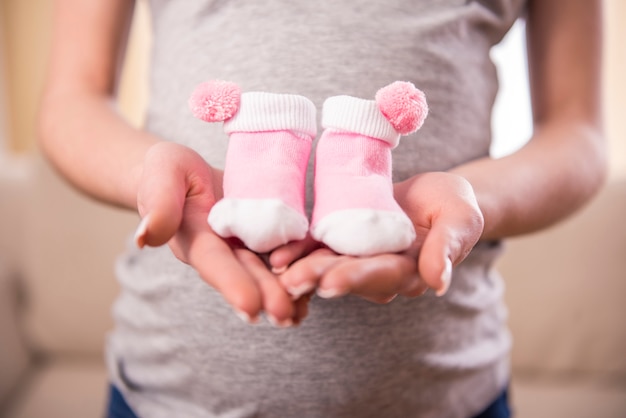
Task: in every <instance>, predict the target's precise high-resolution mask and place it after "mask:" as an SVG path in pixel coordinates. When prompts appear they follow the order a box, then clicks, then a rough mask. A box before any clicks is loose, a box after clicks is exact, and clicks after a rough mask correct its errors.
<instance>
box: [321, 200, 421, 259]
mask: <svg viewBox="0 0 626 418" xmlns="http://www.w3.org/2000/svg"><path fill="white" fill-rule="evenodd" d="M311 235H312V236H313V238H315V239H316V240H317V241H320V242H323V243H324V244H326V245H328V246H329V247H330V248H331V249H332V250H333V251H336V252H338V253H340V254H346V255H354V256H371V255H375V254H382V253H395V252H399V251H403V250H406V249H407V248H409V247H410V246H411V243H412V242H413V240H414V239H415V229H414V228H413V223H412V222H411V220H410V219H409V218H408V217H407V216H406V214H404V213H402V212H391V211H379V210H372V209H348V210H341V211H337V212H334V213H331V214H329V215H327V216H325V217H324V218H322V219H320V221H319V222H317V223H316V224H315V225H314V226H313V228H312V229H311Z"/></svg>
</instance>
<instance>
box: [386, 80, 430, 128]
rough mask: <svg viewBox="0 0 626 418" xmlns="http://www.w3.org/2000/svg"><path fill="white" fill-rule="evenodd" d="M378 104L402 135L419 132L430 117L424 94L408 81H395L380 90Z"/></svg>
mask: <svg viewBox="0 0 626 418" xmlns="http://www.w3.org/2000/svg"><path fill="white" fill-rule="evenodd" d="M376 103H377V104H378V109H380V111H381V112H382V114H383V115H384V116H385V118H387V120H388V121H389V122H390V123H391V125H393V127H394V129H395V130H396V131H397V132H398V133H399V134H400V135H408V134H410V133H412V132H415V131H417V130H418V129H419V128H420V127H421V126H422V124H423V123H424V120H425V119H426V115H428V104H427V103H426V97H425V96H424V93H423V92H422V91H421V90H419V89H418V88H416V87H415V86H414V85H413V83H410V82H408V81H395V82H393V83H391V84H389V85H388V86H385V87H383V88H382V89H380V90H378V92H377V93H376Z"/></svg>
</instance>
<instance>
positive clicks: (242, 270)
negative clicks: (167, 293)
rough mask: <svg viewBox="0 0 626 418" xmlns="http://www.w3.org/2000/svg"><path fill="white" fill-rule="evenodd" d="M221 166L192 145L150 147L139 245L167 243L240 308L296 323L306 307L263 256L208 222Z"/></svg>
mask: <svg viewBox="0 0 626 418" xmlns="http://www.w3.org/2000/svg"><path fill="white" fill-rule="evenodd" d="M222 195H223V191H222V172H221V171H219V170H216V169H213V168H212V167H211V166H209V165H208V164H207V163H206V161H205V160H204V159H203V158H202V157H201V156H200V155H199V154H197V153H196V152H195V151H193V150H191V149H190V148H188V147H185V146H182V145H179V144H174V143H169V142H159V143H157V144H155V145H153V146H152V147H151V148H150V149H148V151H147V152H146V155H145V158H144V162H143V171H142V174H141V180H140V183H139V189H138V193H137V208H138V211H139V214H140V216H141V217H142V221H141V223H140V225H139V227H138V229H137V233H136V234H135V240H136V243H137V245H138V246H139V247H140V248H141V247H143V246H144V245H149V246H160V245H163V244H166V243H167V244H168V245H169V247H170V248H171V250H172V252H173V253H174V255H175V256H176V257H177V258H178V259H179V260H181V261H182V262H184V263H186V264H189V265H191V266H192V267H193V268H194V269H195V270H196V271H197V272H198V273H199V275H200V277H201V278H202V279H203V280H204V281H205V282H206V283H207V284H209V285H210V286H212V287H213V288H215V289H216V290H217V291H219V292H220V293H221V294H222V296H223V297H224V299H226V301H227V302H228V303H230V304H231V305H232V307H233V309H234V310H235V311H236V313H237V314H238V315H239V316H240V317H242V318H243V319H244V320H246V321H248V322H256V320H257V319H258V317H259V315H260V313H261V312H262V311H265V314H266V315H267V317H268V319H269V320H270V321H271V322H273V323H274V324H275V325H278V326H288V325H291V324H293V323H298V322H299V321H300V320H301V319H302V315H303V313H304V315H306V309H303V307H302V306H300V305H303V304H304V305H306V302H305V301H304V302H298V301H296V302H294V301H292V300H291V297H290V296H289V295H288V293H287V292H286V291H285V290H284V289H283V287H282V286H281V285H280V283H279V281H278V279H277V277H276V275H275V274H273V273H272V272H271V271H270V270H269V269H268V267H267V266H266V264H265V263H264V262H263V260H262V259H261V258H260V257H259V256H258V255H256V254H255V253H253V252H251V251H250V250H247V249H245V248H243V247H242V246H241V245H238V244H237V243H235V242H234V241H231V240H224V239H223V238H221V237H220V236H218V235H217V234H215V232H213V230H212V229H211V227H210V226H209V224H208V222H207V216H208V214H209V211H210V210H211V207H212V206H213V205H214V204H215V203H216V202H217V201H218V200H219V199H220V198H221V197H222Z"/></svg>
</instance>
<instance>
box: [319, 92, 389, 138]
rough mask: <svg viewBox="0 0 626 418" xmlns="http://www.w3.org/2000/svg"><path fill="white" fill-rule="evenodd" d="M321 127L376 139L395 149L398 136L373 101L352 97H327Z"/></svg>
mask: <svg viewBox="0 0 626 418" xmlns="http://www.w3.org/2000/svg"><path fill="white" fill-rule="evenodd" d="M322 126H323V127H324V128H332V129H338V130H342V131H348V132H354V133H357V134H361V135H365V136H369V137H372V138H377V139H380V140H383V141H385V142H387V143H388V144H389V145H391V147H392V148H395V147H396V146H397V145H398V142H399V141H400V134H399V133H398V132H396V130H395V129H394V128H393V125H392V124H391V123H390V122H389V121H388V120H387V118H385V116H384V115H383V114H382V112H381V111H380V110H379V109H378V105H377V103H376V102H375V101H374V100H365V99H360V98H357V97H352V96H334V97H329V98H328V99H326V101H325V102H324V109H323V112H322Z"/></svg>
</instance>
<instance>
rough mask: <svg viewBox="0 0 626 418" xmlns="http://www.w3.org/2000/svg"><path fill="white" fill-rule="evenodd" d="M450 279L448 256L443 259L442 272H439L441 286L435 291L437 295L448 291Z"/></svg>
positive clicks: (450, 268) (450, 267)
mask: <svg viewBox="0 0 626 418" xmlns="http://www.w3.org/2000/svg"><path fill="white" fill-rule="evenodd" d="M451 280H452V261H450V259H449V258H448V257H446V260H445V266H444V268H443V272H442V273H441V287H440V288H439V289H437V292H436V293H435V294H436V295H437V296H443V295H445V294H446V292H447V291H448V288H449V287H450V281H451Z"/></svg>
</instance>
